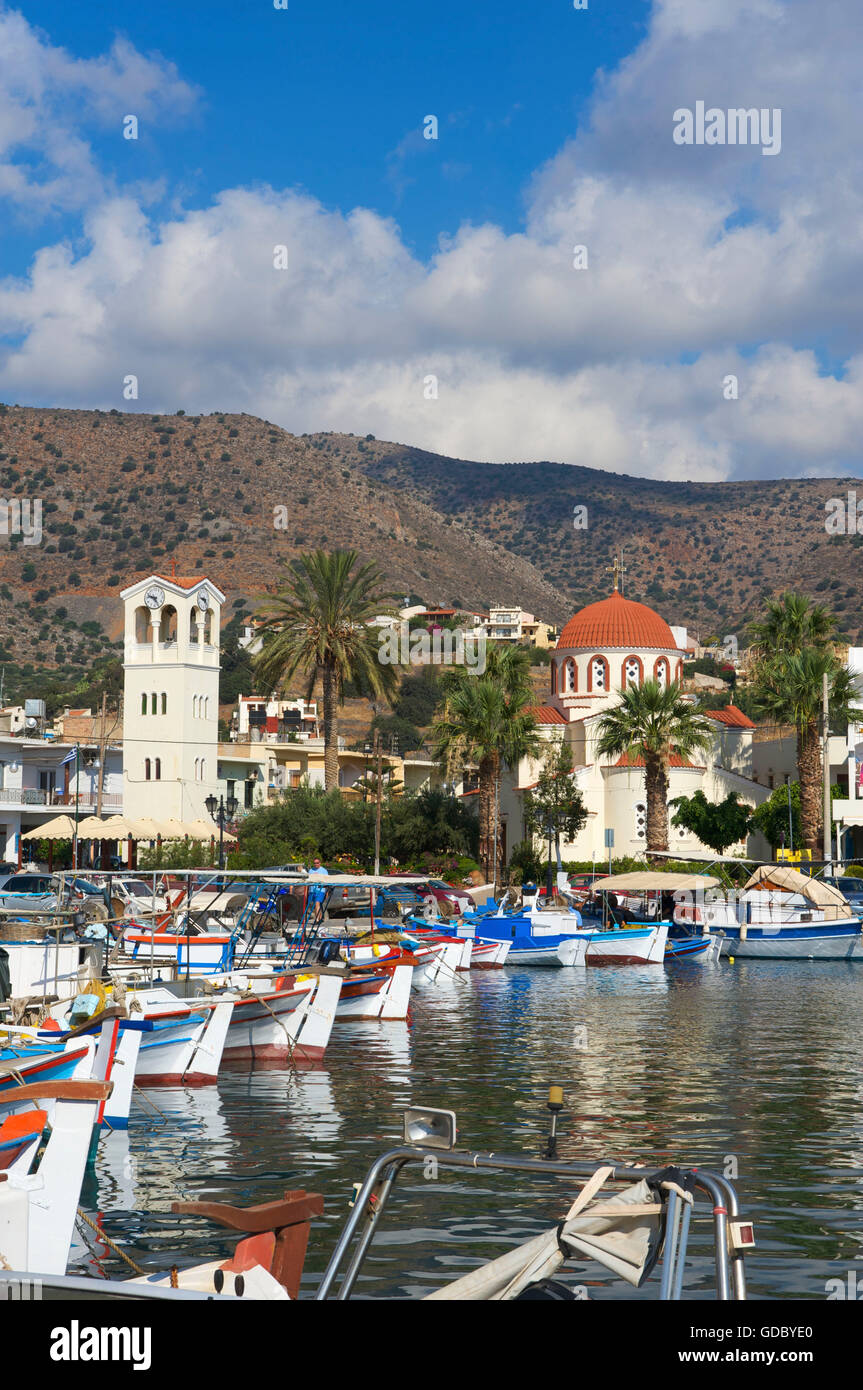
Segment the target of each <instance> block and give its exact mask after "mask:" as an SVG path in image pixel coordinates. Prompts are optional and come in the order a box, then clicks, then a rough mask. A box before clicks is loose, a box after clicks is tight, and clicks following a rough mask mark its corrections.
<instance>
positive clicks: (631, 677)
mask: <svg viewBox="0 0 863 1390" xmlns="http://www.w3.org/2000/svg"><path fill="white" fill-rule="evenodd" d="M643 680H644V667H643V666H642V664H641V657H640V656H628V657H627V658H626V660H625V661H624V663H623V666H622V667H621V671H620V684H621V686H622V687H623V689H624V690H626V688H627V687H628V686H630V685H641V682H642V681H643Z"/></svg>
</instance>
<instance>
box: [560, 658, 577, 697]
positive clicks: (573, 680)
mask: <svg viewBox="0 0 863 1390" xmlns="http://www.w3.org/2000/svg"><path fill="white" fill-rule="evenodd" d="M563 672H564V675H563V688H564V691H565V693H566V694H567V695H570V694H573V693H574V692H575V691H576V690H577V689H578V671H577V669H576V665H575V659H574V658H573V657H570V658H569V660H568V661H567V662H566V664H565V666H564V668H563Z"/></svg>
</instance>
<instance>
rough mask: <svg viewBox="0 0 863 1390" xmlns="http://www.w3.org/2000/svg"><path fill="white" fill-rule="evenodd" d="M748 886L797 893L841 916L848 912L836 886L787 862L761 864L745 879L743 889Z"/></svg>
mask: <svg viewBox="0 0 863 1390" xmlns="http://www.w3.org/2000/svg"><path fill="white" fill-rule="evenodd" d="M748 888H766V889H771V888H772V889H774V890H776V889H778V890H779V891H780V892H782V893H799V894H800V896H801V897H803V898H805V899H806V901H807V902H810V903H812V905H813V907H820V908H824V909H825V910H827V909H829V908H833V909H834V910H837V909H838V915H839V916H841V917H847V916H849V914H850V908H849V905H848V903H847V902H846V901H845V899H844V898H843V896H842V894H841V893H840V892H839V889H838V888H834V887H833V886H832V885H831V884H829V883H825V882H824V880H823V879H820V878H810V877H809V875H808V874H801V872H800V870H799V869H792V868H791V867H790V865H788V864H762V865H761V866H760V868H758V869H756V870H755V873H754V874H752V876H751V877H750V878H748V879H747V880H746V883H745V885H744V889H743V891H744V892H746V890H747V889H748Z"/></svg>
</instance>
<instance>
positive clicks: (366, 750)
mask: <svg viewBox="0 0 863 1390" xmlns="http://www.w3.org/2000/svg"><path fill="white" fill-rule="evenodd" d="M363 755H364V765H363V801H366V799H367V798H368V794H369V758H370V757H371V755H372V745H371V739H366V741H365V743H364V744H363Z"/></svg>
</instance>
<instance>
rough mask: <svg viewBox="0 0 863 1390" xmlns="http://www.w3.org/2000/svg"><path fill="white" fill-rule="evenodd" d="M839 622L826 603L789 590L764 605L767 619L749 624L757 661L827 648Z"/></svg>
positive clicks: (766, 601)
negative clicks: (781, 652) (786, 653)
mask: <svg viewBox="0 0 863 1390" xmlns="http://www.w3.org/2000/svg"><path fill="white" fill-rule="evenodd" d="M835 630H836V618H835V617H834V615H833V614H832V613H831V612H830V610H829V609H828V608H826V607H825V606H824V604H823V603H812V602H811V601H810V600H809V599H808V598H806V596H805V594H796V593H794V592H793V591H792V590H791V589H786V590H785V592H784V593H782V594H780V595H779V596H778V598H769V599H766V600H765V603H764V617H763V618H759V619H757V620H756V621H755V622H753V623H750V624H749V634H750V636H751V638H752V644H753V646H754V647H755V651H756V659H757V658H760V657H763V656H765V655H768V656H772V655H775V653H776V652H778V651H787V652H799V651H802V649H803V648H804V647H825V646H827V645H829V644H830V643H831V642H832V641H833V637H834V633H835Z"/></svg>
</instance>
